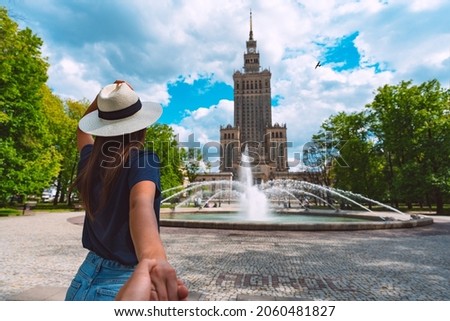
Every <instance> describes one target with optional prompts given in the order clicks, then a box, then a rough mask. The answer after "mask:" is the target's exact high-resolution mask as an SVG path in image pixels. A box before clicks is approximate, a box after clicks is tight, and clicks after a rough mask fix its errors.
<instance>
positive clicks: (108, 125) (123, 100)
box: [78, 82, 162, 137]
mask: <svg viewBox="0 0 450 321" xmlns="http://www.w3.org/2000/svg"><path fill="white" fill-rule="evenodd" d="M97 106H98V110H94V111H93V112H91V113H89V114H87V115H85V116H84V117H83V118H82V119H81V120H80V122H79V124H78V126H79V127H80V129H81V130H82V131H83V132H85V133H88V134H92V135H95V136H104V137H109V136H118V135H123V134H128V133H132V132H135V131H138V130H141V129H144V128H146V127H148V126H150V125H151V124H153V123H154V122H156V121H157V120H158V118H159V117H160V116H161V114H162V107H161V105H160V104H158V103H153V102H141V101H140V99H139V97H138V95H137V94H136V92H135V91H134V90H132V89H131V88H130V86H128V84H126V83H125V82H122V83H115V84H111V85H107V86H105V87H104V88H103V89H102V90H101V91H100V93H99V94H98V96H97Z"/></svg>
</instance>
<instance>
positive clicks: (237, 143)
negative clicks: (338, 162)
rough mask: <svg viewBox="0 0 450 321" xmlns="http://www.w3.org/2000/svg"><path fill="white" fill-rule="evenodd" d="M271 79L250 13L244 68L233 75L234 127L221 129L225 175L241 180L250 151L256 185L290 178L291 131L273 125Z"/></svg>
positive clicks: (222, 167)
mask: <svg viewBox="0 0 450 321" xmlns="http://www.w3.org/2000/svg"><path fill="white" fill-rule="evenodd" d="M271 77H272V74H271V72H270V71H269V70H268V69H263V70H262V68H261V65H260V56H259V52H258V50H257V43H256V40H255V39H254V38H253V28H252V16H251V13H250V33H249V39H248V40H247V42H246V52H245V53H244V68H243V70H241V71H236V72H235V73H234V74H233V81H234V126H232V125H231V124H229V125H226V126H221V128H220V144H221V154H220V160H221V165H220V172H221V173H227V172H228V173H232V174H233V176H234V177H235V179H236V178H238V177H239V170H238V169H239V166H240V162H241V155H242V153H243V152H244V150H245V149H247V150H248V155H249V156H250V158H251V166H252V172H253V177H254V178H255V183H259V182H261V181H267V180H270V179H276V178H280V177H285V176H287V173H288V171H289V168H288V157H287V128H286V125H285V124H278V123H275V124H272V105H271V85H270V79H271Z"/></svg>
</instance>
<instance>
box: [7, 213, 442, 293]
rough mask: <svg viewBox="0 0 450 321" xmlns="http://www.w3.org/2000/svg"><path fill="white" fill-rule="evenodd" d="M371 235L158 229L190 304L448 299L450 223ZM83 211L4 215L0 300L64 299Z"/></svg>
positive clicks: (80, 252)
mask: <svg viewBox="0 0 450 321" xmlns="http://www.w3.org/2000/svg"><path fill="white" fill-rule="evenodd" d="M433 219H434V220H435V223H434V224H432V225H429V226H423V227H418V228H408V229H389V230H366V231H351V232H348V231H346V232H345V231H327V232H311V231H298V232H294V231H278V232H276V231H233V230H210V229H188V228H174V227H162V228H161V237H162V240H163V242H164V244H165V246H166V249H167V254H168V257H169V260H170V262H171V264H172V265H173V266H174V267H175V268H176V270H177V271H178V275H179V276H180V277H181V278H182V279H183V280H184V282H185V283H186V285H187V286H188V287H189V289H190V291H191V295H190V297H189V300H205V301H217V300H228V301H235V300H263V301H264V300H308V301H309V300H318V301H321V300H336V301H348V300H352V301H353V300H365V301H375V300H380V301H381V300H392V301H406V300H408V301H411V300H414V301H415V300H417V301H441V300H450V283H449V281H448V280H450V270H449V269H448V267H449V266H450V247H449V246H448V244H450V218H449V217H433ZM81 224H82V213H76V212H71V213H53V214H49V213H33V215H29V216H20V217H1V218H0V242H1V246H0V270H1V271H2V273H1V274H0V300H62V299H63V297H64V294H65V289H66V288H67V287H68V285H69V284H70V281H71V279H72V277H73V275H74V274H75V272H76V270H77V269H78V267H79V264H80V263H81V262H82V261H83V259H84V257H85V255H86V253H87V251H86V250H85V249H83V248H82V247H81V240H80V238H81V231H82V226H81Z"/></svg>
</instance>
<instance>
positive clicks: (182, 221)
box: [160, 209, 433, 231]
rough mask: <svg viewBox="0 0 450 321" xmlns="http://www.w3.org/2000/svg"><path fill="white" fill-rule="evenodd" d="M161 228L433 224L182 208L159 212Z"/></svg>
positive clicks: (382, 217) (418, 219)
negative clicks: (257, 216)
mask: <svg viewBox="0 0 450 321" xmlns="http://www.w3.org/2000/svg"><path fill="white" fill-rule="evenodd" d="M160 221H161V226H166V227H183V228H205V229H230V230H262V231H264V230H270V231H354V230H376V229H394V228H413V227H420V226H426V225H430V224H432V223H433V219H432V218H429V217H424V216H414V217H412V216H407V215H405V216H403V217H398V218H396V217H395V216H392V213H385V212H377V213H370V214H367V213H351V212H339V213H335V212H333V211H327V210H310V211H307V212H306V211H298V210H286V211H278V214H277V215H276V216H275V217H274V219H271V220H269V221H267V220H265V221H258V220H248V219H244V218H239V216H238V215H237V214H232V213H230V211H221V210H217V209H202V210H197V211H195V210H192V209H182V210H180V211H179V210H177V212H172V211H171V210H168V209H166V210H162V212H161V220H160Z"/></svg>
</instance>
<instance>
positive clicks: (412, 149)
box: [366, 80, 450, 213]
mask: <svg viewBox="0 0 450 321" xmlns="http://www.w3.org/2000/svg"><path fill="white" fill-rule="evenodd" d="M449 102H450V92H449V90H448V89H444V88H442V87H441V86H440V84H439V82H438V81H437V80H431V81H428V82H425V83H423V84H421V85H413V84H412V81H402V82H400V83H399V84H398V85H385V86H383V87H381V88H379V89H378V91H377V93H376V95H375V98H374V101H373V102H372V103H370V104H368V105H367V106H366V107H367V108H368V109H369V111H370V113H371V114H372V116H373V126H372V130H373V131H374V133H375V135H376V136H377V138H378V142H379V146H380V149H381V150H382V151H383V153H384V155H385V159H386V173H387V178H388V183H389V191H390V193H391V198H392V200H393V201H394V203H396V204H397V205H398V202H399V201H405V202H406V203H407V204H408V206H409V207H411V204H412V202H414V201H416V202H422V201H423V200H424V199H425V200H426V201H428V202H434V203H436V208H437V213H442V212H443V204H444V200H445V197H448V195H449V194H448V190H449V187H450V178H449V177H450V173H449V166H448V164H449V163H450V144H449V143H448V142H449V141H450V118H449V109H450V108H449Z"/></svg>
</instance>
